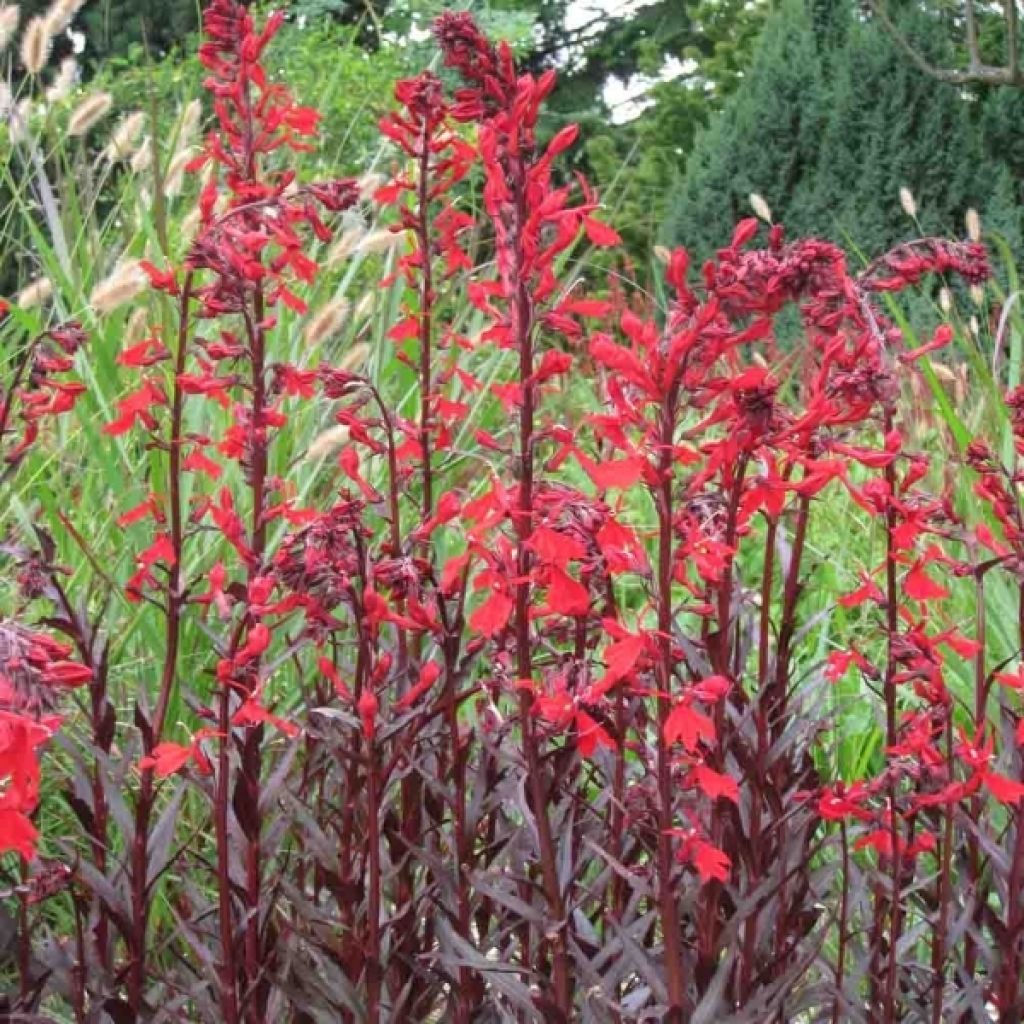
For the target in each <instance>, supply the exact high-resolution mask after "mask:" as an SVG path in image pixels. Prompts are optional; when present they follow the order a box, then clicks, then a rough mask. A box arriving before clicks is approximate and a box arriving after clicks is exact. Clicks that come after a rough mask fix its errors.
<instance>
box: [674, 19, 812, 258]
mask: <svg viewBox="0 0 1024 1024" xmlns="http://www.w3.org/2000/svg"><path fill="white" fill-rule="evenodd" d="M825 109H826V106H825V102H824V86H823V82H822V66H821V61H820V59H819V55H818V47H817V40H816V37H815V32H814V24H813V21H812V18H811V16H810V13H809V11H808V9H807V8H806V7H805V6H804V5H803V4H802V3H801V2H799V0H790V2H787V3H786V4H785V5H784V6H783V7H782V8H781V10H780V11H779V12H778V13H777V14H776V15H775V16H773V17H772V18H771V19H770V21H769V22H768V25H767V26H766V28H765V32H764V35H763V37H762V39H761V41H760V43H759V45H758V48H757V52H756V55H755V57H754V61H753V64H752V66H751V68H750V71H749V74H748V75H747V76H745V78H744V81H743V83H742V84H741V85H740V87H739V89H738V90H737V91H736V93H735V95H734V96H733V97H732V99H731V100H730V101H729V102H728V103H727V105H726V106H725V108H724V109H723V111H722V112H721V113H720V114H719V116H718V117H716V118H715V119H714V120H713V121H712V122H711V124H710V125H709V127H708V129H707V130H706V131H705V132H703V133H702V134H701V135H700V137H699V139H698V141H697V143H696V147H695V149H694V151H693V153H692V154H691V155H690V158H689V161H688V164H687V171H686V177H685V180H684V181H683V182H682V184H681V186H680V188H679V190H678V192H677V194H676V195H675V197H674V198H673V203H672V208H671V211H670V214H669V220H668V227H667V231H666V234H667V237H668V239H669V240H670V241H671V242H673V243H676V242H682V241H684V240H685V243H686V244H687V245H689V246H691V247H692V248H694V249H695V250H696V251H697V252H699V253H701V254H702V255H703V254H707V253H708V252H710V251H712V250H713V249H714V248H716V247H717V246H719V245H722V244H724V242H725V241H726V240H727V239H728V237H729V232H730V230H731V225H732V224H734V223H735V222H736V219H737V218H738V217H740V216H745V215H748V214H749V206H748V199H747V197H748V195H749V194H750V193H751V192H760V193H761V194H762V195H764V196H765V198H766V199H767V200H768V202H769V203H770V204H772V205H773V208H778V209H779V210H780V212H781V211H785V212H786V213H789V212H790V211H792V213H794V214H796V215H797V216H799V213H800V211H801V209H802V207H801V204H800V202H798V200H799V199H800V198H801V196H802V195H803V196H806V193H807V190H808V187H809V184H810V182H809V180H808V179H809V177H810V175H809V170H810V169H811V168H812V167H813V166H814V165H815V163H816V159H817V152H818V149H819V146H820V144H821V136H822V129H823V126H824V120H825ZM793 228H794V230H795V231H797V232H800V231H801V230H802V227H801V226H800V225H798V224H794V225H793Z"/></svg>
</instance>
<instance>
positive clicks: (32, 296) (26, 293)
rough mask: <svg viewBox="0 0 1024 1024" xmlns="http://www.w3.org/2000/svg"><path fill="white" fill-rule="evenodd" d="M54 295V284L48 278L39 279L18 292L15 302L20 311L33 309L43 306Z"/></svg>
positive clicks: (30, 282)
mask: <svg viewBox="0 0 1024 1024" xmlns="http://www.w3.org/2000/svg"><path fill="white" fill-rule="evenodd" d="M52 294H53V282H52V281H51V280H50V279H49V278H48V277H37V278H36V279H35V280H34V281H29V283H28V284H27V285H25V287H24V288H22V289H21V291H20V292H18V294H17V296H16V297H15V300H14V302H15V305H17V307H18V308H19V309H32V308H33V307H34V306H41V305H42V304H43V303H44V302H45V301H46V300H47V299H48V298H49V297H50V296H51V295H52Z"/></svg>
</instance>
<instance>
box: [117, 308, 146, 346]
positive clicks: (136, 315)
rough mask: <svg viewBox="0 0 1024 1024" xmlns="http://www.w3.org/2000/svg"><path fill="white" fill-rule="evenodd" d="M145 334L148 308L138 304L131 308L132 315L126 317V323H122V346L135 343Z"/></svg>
mask: <svg viewBox="0 0 1024 1024" xmlns="http://www.w3.org/2000/svg"><path fill="white" fill-rule="evenodd" d="M147 334H149V310H148V309H146V308H145V307H144V306H139V308H138V309H133V310H132V315H131V316H130V317H128V323H126V324H125V325H124V336H123V338H122V345H123V347H124V348H129V347H130V346H132V345H137V344H138V343H139V342H140V341H142V339H143V338H145V337H146V335H147Z"/></svg>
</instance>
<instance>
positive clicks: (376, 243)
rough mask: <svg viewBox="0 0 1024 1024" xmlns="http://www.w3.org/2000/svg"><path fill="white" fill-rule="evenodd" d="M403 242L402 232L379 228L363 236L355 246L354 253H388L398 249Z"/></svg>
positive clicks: (403, 233) (403, 234) (403, 235)
mask: <svg viewBox="0 0 1024 1024" xmlns="http://www.w3.org/2000/svg"><path fill="white" fill-rule="evenodd" d="M404 241H405V232H404V231H391V230H389V229H388V228H379V229H378V230H377V231H371V232H370V233H369V234H366V235H363V237H362V238H360V239H359V243H358V244H357V245H356V251H357V252H361V253H366V254H367V255H369V254H370V253H389V252H391V251H392V250H394V249H397V248H399V246H401V245H402V243H403V242H404Z"/></svg>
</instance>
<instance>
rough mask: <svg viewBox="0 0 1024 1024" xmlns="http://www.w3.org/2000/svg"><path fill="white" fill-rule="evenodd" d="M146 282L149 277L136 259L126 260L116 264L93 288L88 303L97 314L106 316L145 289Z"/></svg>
mask: <svg viewBox="0 0 1024 1024" xmlns="http://www.w3.org/2000/svg"><path fill="white" fill-rule="evenodd" d="M148 284H149V279H148V278H147V277H146V274H145V271H144V270H143V269H142V267H141V266H140V265H139V263H138V261H137V260H128V261H127V262H125V263H121V264H119V265H118V266H116V267H115V268H114V270H113V273H111V274H110V276H109V277H106V278H104V279H103V280H102V281H100V283H99V284H98V285H96V287H95V288H93V290H92V294H91V295H90V296H89V305H90V306H92V308H93V310H94V311H95V312H96V313H97V314H98V315H99V316H106V315H107V314H108V313H112V312H113V311H114V310H115V309H117V308H118V307H119V306H123V305H124V304H125V303H126V302H130V301H131V300H132V299H134V298H135V296H136V295H138V294H139V293H140V292H143V291H145V290H146V287H147V286H148Z"/></svg>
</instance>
